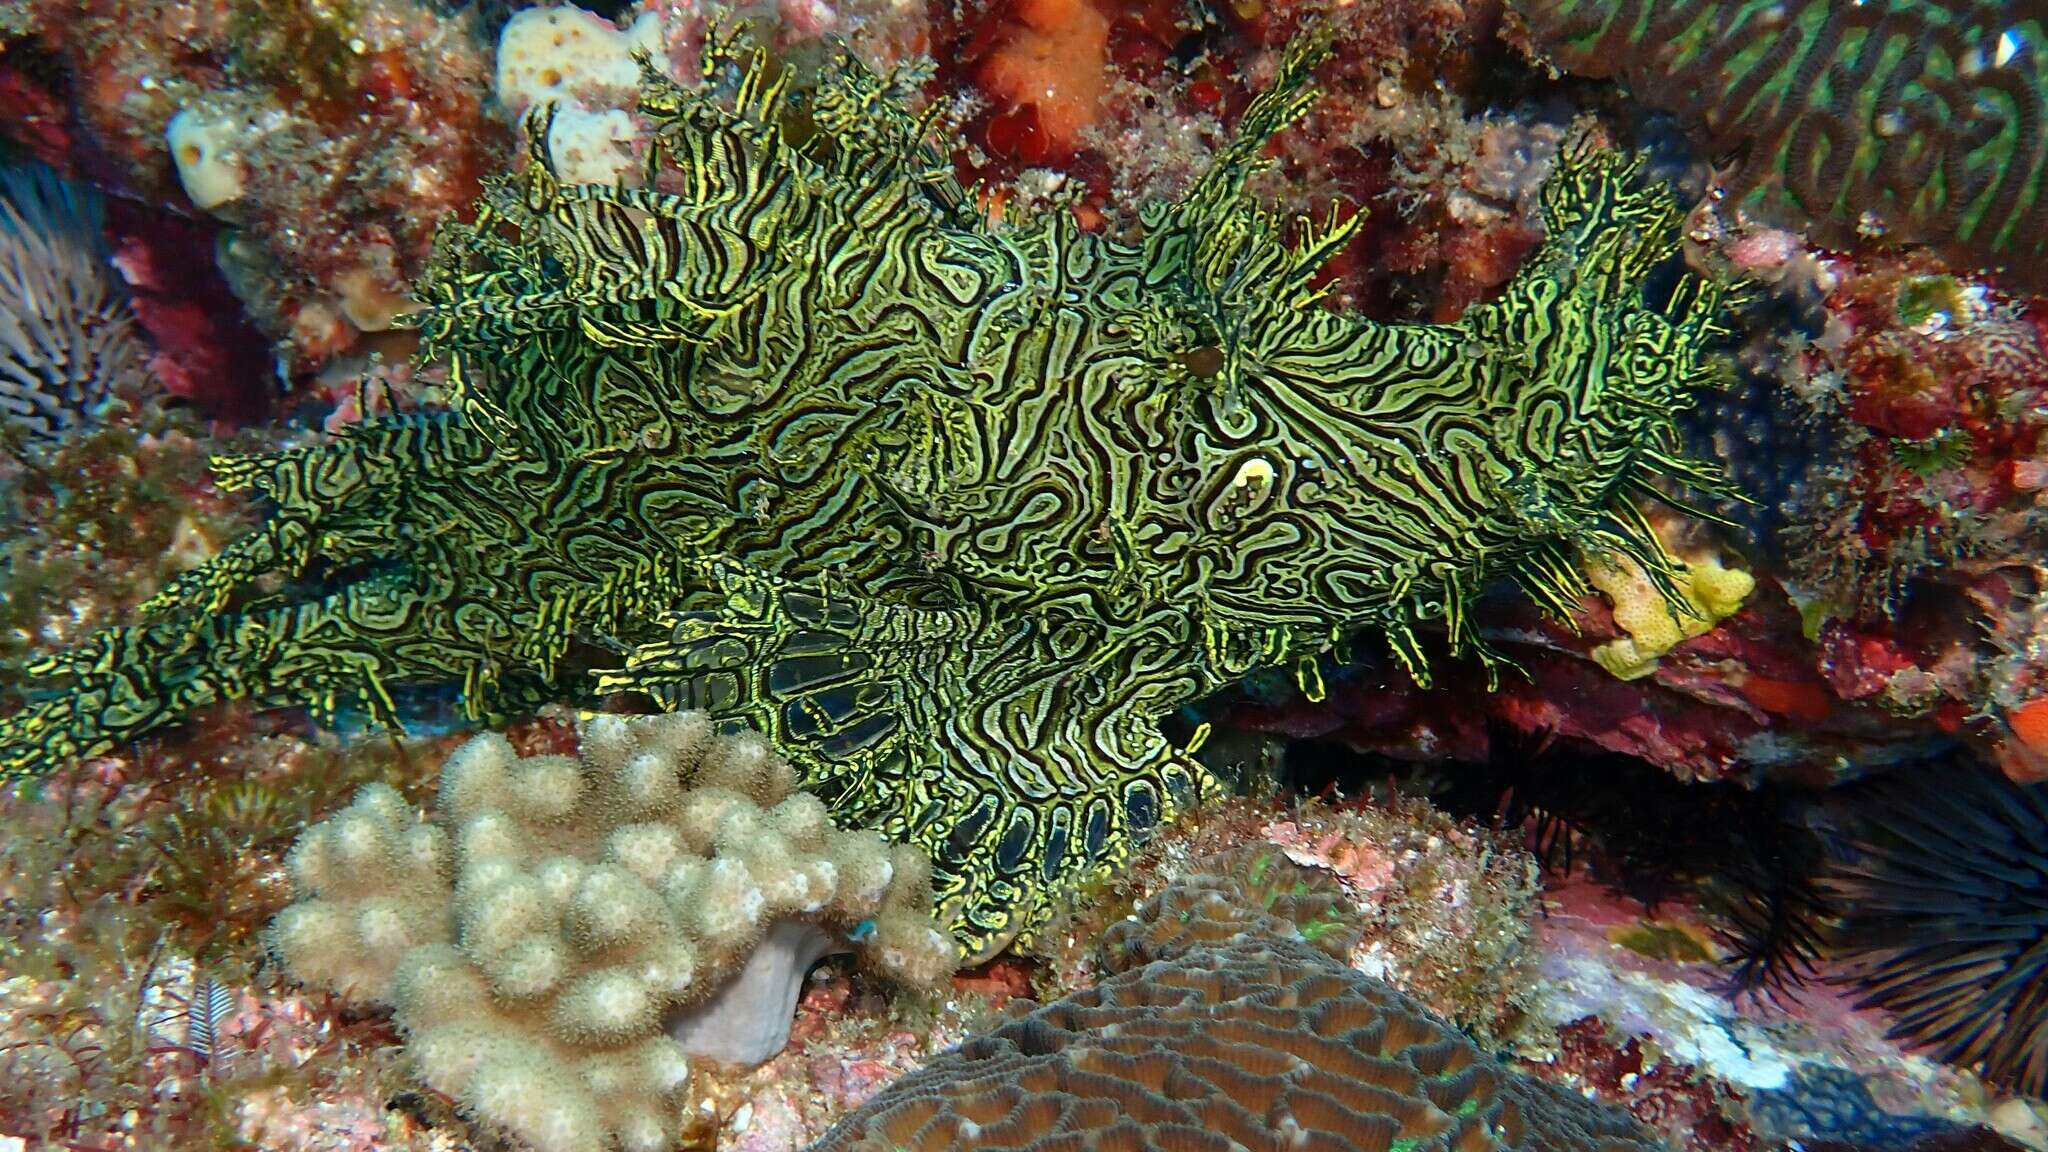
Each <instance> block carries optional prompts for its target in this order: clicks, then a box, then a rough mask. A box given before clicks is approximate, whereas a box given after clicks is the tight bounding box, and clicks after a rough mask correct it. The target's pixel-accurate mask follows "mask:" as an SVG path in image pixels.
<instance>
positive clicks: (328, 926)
mask: <svg viewBox="0 0 2048 1152" xmlns="http://www.w3.org/2000/svg"><path fill="white" fill-rule="evenodd" d="M290 864H291V870H292V875H293V880H294V883H295V885H296V887H297V888H298V889H299V891H300V892H301V893H302V894H303V895H304V896H305V897H306V898H305V899H303V900H301V902H299V903H297V904H294V905H292V906H291V907H289V908H287V909H286V910H285V911H284V912H283V913H282V914H280V915H279V916H278V918H277V921H276V923H275V924H274V925H273V926H272V928H271V942H272V945H273V947H274V949H275V950H276V952H277V953H278V954H279V956H280V957H281V958H282V959H283V960H284V963H285V965H286V967H287V968H288V969H289V970H290V971H291V972H292V973H293V974H294V975H296V976H298V977H299V978H300V979H302V980H305V981H308V982H310V983H314V984H319V985H322V986H325V987H327V988H330V989H333V990H334V991H336V992H339V993H341V994H342V995H343V996H344V997H347V998H349V999H351V1000H355V1001H359V1002H369V1003H379V1004H391V1005H394V1006H395V1007H396V1009H397V1021H398V1024H399V1027H400V1028H401V1029H403V1030H404V1032H405V1034H406V1040H407V1047H408V1049H409V1050H410V1052H411V1055H412V1056H413V1058H414V1061H415V1063H416V1064H417V1066H418V1068H419V1073H420V1076H421V1077H422V1078H423V1079H424V1080H425V1081H426V1082H427V1084H428V1085H430V1086H431V1087H433V1088H434V1089H435V1090H437V1091H440V1092H445V1093H447V1094H448V1095H450V1096H453V1097H454V1098H456V1099H457V1100H459V1101H461V1102H462V1103H463V1104H464V1105H466V1106H467V1107H468V1108H470V1109H471V1110H472V1111H473V1112H474V1113H475V1114H476V1115H477V1116H478V1117H480V1118H481V1119H482V1120H484V1121H486V1122H487V1123H489V1124H492V1125H495V1126H497V1127H499V1128H502V1129H504V1130H505V1131H507V1132H509V1133H511V1134H512V1135H513V1136H514V1137H515V1138H517V1139H519V1140H521V1141H523V1142H525V1143H527V1144H529V1145H532V1146H534V1147H537V1148H545V1149H547V1150H548V1152H582V1150H586V1149H589V1150H596V1149H600V1148H604V1147H609V1146H618V1147H624V1148H627V1149H659V1148H666V1147H668V1146H669V1141H670V1140H671V1139H672V1138H673V1136H674V1135H675V1131H676V1124H675V1119H676V1116H675V1112H676V1109H675V1096H676V1093H677V1091H678V1090H679V1089H680V1088H681V1087H682V1085H683V1083H684V1080H685V1078H686V1076H687V1073H688V1068H689V1062H688V1056H689V1054H691V1053H693V1052H702V1051H704V1050H706V1048H707V1047H708V1048H709V1050H710V1052H711V1054H712V1055H715V1056H719V1057H722V1058H733V1057H739V1058H752V1059H762V1058H765V1057H766V1056H769V1055H772V1054H773V1053H774V1052H775V1051H776V1050H778V1049H780V1048H781V1046H782V1043H783V1041H784V1040H785V1039H786V1038H787V1036H788V1029H789V1019H790V1011H791V1009H792V1008H793V1007H794V1004H795V999H796V991H797V985H798V983H799V982H800V981H801V980H802V977H803V973H804V969H805V968H807V967H808V966H809V963H810V961H811V960H813V959H815V958H816V956H817V955H818V954H819V952H820V951H821V950H822V949H821V947H820V946H819V945H820V940H821V939H822V937H823V934H824V932H827V931H829V932H830V933H831V934H832V935H833V936H835V937H838V938H845V937H847V936H849V935H852V936H858V937H860V938H861V939H862V941H863V943H862V944H861V950H862V952H863V953H864V954H865V956H866V958H867V959H868V960H869V961H870V962H872V963H873V964H874V965H875V966H876V967H878V968H879V969H881V970H882V971H883V972H885V973H887V974H889V975H890V976H892V977H894V978H896V979H898V980H901V981H905V982H907V983H911V984H918V985H930V984H934V983H936V982H938V981H939V980H941V979H942V978H943V977H944V976H945V975H946V974H948V973H950V972H951V971H952V964H953V945H952V941H951V940H950V939H948V938H947V937H946V936H945V935H944V934H943V933H941V932H940V931H939V928H938V926H937V924H935V923H934V922H933V921H932V919H931V916H930V913H929V911H928V908H929V905H930V902H931V889H930V884H929V870H928V865H927V864H926V862H925V861H924V860H923V858H922V857H921V856H919V855H918V854H917V853H916V851H915V850H912V849H907V848H895V849H891V848H890V847H888V846H887V845H885V844H884V843H883V842H882V840H881V839H880V838H879V837H877V836H875V835H874V834H872V833H861V832H842V831H840V830H838V829H836V828H834V827H833V826H832V823H831V821H830V820H829V819H828V818H827V816H826V813H825V808H824V805H823V804H821V803H820V802H819V801H817V800H816V799H815V798H813V797H811V796H809V795H806V794H804V793H801V792H797V791H795V775H794V773H793V771H792V770H791V769H790V767H789V765H788V763H787V762H786V761H784V760H783V759H782V758H781V757H779V756H777V755H775V754H774V753H773V752H772V751H770V750H769V749H768V747H767V745H766V744H765V742H763V741H762V740H761V739H760V738H759V737H758V736H754V735H752V734H746V735H739V736H727V735H719V734H717V733H716V732H715V731H714V729H713V727H712V725H711V723H710V721H708V720H707V719H705V718H704V716H702V715H701V714H696V713H678V714H672V715H668V716H661V717H648V718H644V719H632V720H627V719H622V718H620V717H617V716H599V717H596V718H594V719H592V720H590V721H589V722H588V724H587V725H586V726H585V728H584V731H583V739H582V747H581V755H580V759H579V758H572V757H567V756H535V757H529V758H526V759H519V758H518V757H516V756H515V755H514V754H513V751H512V747H511V745H510V744H508V743H507V742H506V740H505V738H504V737H502V736H496V735H486V736H479V737H477V738H475V739H474V740H471V741H470V742H469V743H467V744H465V745H463V746H462V748H460V749H459V750H457V751H456V753H455V754H454V755H453V756H452V757H450V758H449V761H448V763H447V765H446V766H445V767H444V768H443V770H442V777H441V794H440V798H439V799H438V800H437V802H436V804H435V809H434V814H433V816H432V818H427V817H426V816H425V814H423V813H419V812H416V811H414V810H412V809H411V808H409V807H408V806H407V805H406V804H405V802H404V801H403V800H402V799H401V798H400V797H399V795H398V793H397V792H396V791H395V790H393V789H391V788H390V787H388V786H382V785H378V786H372V787H370V788H366V789H364V790H363V792H362V793H361V794H360V795H359V796H357V798H356V800H355V802H354V803H353V804H351V805H350V806H349V807H348V808H347V809H345V810H344V811H342V812H341V813H340V814H338V815H336V816H334V817H332V818H331V819H328V820H326V821H324V822H322V823H320V824H317V825H315V826H314V827H313V828H311V829H309V830H308V831H307V833H306V834H305V836H304V837H303V838H302V839H301V840H300V842H299V844H298V845H297V847H296V848H295V849H294V850H293V852H292V856H291V860H290ZM757 945H758V947H757ZM735 989H737V990H739V991H740V992H741V993H743V994H744V996H743V997H742V1001H741V1002H738V1003H735V1002H733V995H734V990H735ZM763 1024H766V1025H767V1027H766V1028H765V1029H762V1028H760V1027H759V1026H760V1025H763ZM736 1031H738V1032H742V1033H745V1035H743V1036H741V1037H740V1038H741V1039H744V1040H748V1041H751V1042H756V1044H757V1046H756V1047H754V1048H753V1049H752V1050H751V1051H740V1052H735V1051H733V1050H732V1049H731V1047H730V1042H731V1040H732V1039H733V1035H732V1034H733V1033H734V1032H736ZM763 1032H765V1034H766V1035H765V1038H764V1037H763V1035H762V1033H763ZM762 1047H765V1048H766V1051H762V1050H761V1048H762Z"/></svg>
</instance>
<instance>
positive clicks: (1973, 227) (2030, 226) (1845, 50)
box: [1510, 0, 2048, 288]
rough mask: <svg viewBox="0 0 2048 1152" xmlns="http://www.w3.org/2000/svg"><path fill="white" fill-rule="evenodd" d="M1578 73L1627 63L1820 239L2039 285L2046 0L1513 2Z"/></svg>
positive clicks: (1742, 174) (1753, 187) (2047, 205)
mask: <svg viewBox="0 0 2048 1152" xmlns="http://www.w3.org/2000/svg"><path fill="white" fill-rule="evenodd" d="M1510 7H1511V8H1512V9H1513V10H1515V11H1516V12H1518V13H1519V14H1520V15H1521V17H1522V18H1523V19H1524V20H1525V21H1526V23H1527V25H1528V29H1529V31H1530V33H1531V34H1532V37H1533V39H1534V41H1535V43H1536V45H1537V46H1538V47H1539V48H1540V50H1541V51H1542V53H1543V54H1545V55H1547V56H1548V57H1549V58H1550V60H1551V61H1553V62H1554V63H1556V64H1557V65H1558V66H1559V67H1561V68H1564V69H1565V70H1567V71H1571V72H1577V73H1581V74H1583V75H1588V76H1597V77H1605V76H1620V77H1622V78H1624V79H1626V80H1627V81H1628V83H1629V85H1630V87H1631V89H1632V90H1633V91H1634V92H1635V94H1636V95H1637V96H1638V97H1639V98H1641V99H1644V100H1647V101H1649V102H1651V103H1653V104H1655V105H1657V106H1659V107H1662V108H1665V109H1669V110H1672V111H1677V112H1683V113H1687V114H1690V115H1692V116H1694V117H1696V122H1697V124H1698V125H1699V126H1700V127H1701V128H1702V129H1703V132H1704V136H1705V141H1706V143H1707V145H1708V146H1709V147H1710V148H1711V149H1712V150H1713V151H1714V152H1716V153H1720V154H1731V153H1740V154H1741V157H1742V159H1741V163H1740V164H1739V165H1738V166H1737V167H1736V168H1735V170H1734V172H1733V175H1732V188H1731V191H1732V193H1733V194H1734V195H1735V196H1736V197H1738V198H1740V199H1745V200H1748V201H1750V202H1752V203H1754V204H1756V205H1758V206H1760V207H1763V208H1764V209H1766V210H1767V211H1769V212H1772V213H1774V214H1777V215H1780V216H1783V217H1789V218H1791V219H1792V220H1793V221H1794V222H1798V221H1807V222H1811V223H1812V224H1813V225H1815V226H1816V228H1817V229H1818V232H1819V235H1820V238H1821V239H1823V240H1827V241H1829V242H1832V243H1843V244H1846V243H1848V242H1849V241H1851V240H1853V239H1854V238H1855V237H1856V236H1857V235H1858V234H1867V233H1869V232H1872V231H1882V232H1884V233H1885V234H1887V235H1890V236H1895V237H1898V238H1901V239H1905V240H1910V241H1923V242H1926V243H1930V244H1933V245H1935V246H1937V247H1939V248H1941V249H1942V250H1944V251H1945V252H1946V253H1947V254H1949V255H1951V256H1953V257H1955V258H1957V259H1959V260H1961V261H1964V262H1969V263H1976V264H1979V265H1982V266H1985V267H1996V266H2004V267H2006V268H2008V269H2009V270H2010V271H2011V274H2012V275H2013V277H2014V278H2015V281H2016V282H2019V283H2024V284H2027V285H2029V286H2031V287H2034V288H2040V287H2042V286H2043V284H2044V280H2043V273H2042V269H2043V268H2044V267H2048V265H2044V264H2043V261H2042V259H2041V258H2042V257H2043V256H2044V255H2048V200H2044V198H2043V197H2042V195H2041V193H2042V181H2043V179H2044V177H2048V135H2044V131H2048V126H2044V119H2043V117H2044V114H2048V4H2044V3H2043V2H2042V0H1870V2H1867V3H1866V2H1864V0H1856V2H1854V3H1847V2H1838V0H1510Z"/></svg>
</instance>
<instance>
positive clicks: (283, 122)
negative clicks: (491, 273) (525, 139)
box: [0, 0, 509, 364]
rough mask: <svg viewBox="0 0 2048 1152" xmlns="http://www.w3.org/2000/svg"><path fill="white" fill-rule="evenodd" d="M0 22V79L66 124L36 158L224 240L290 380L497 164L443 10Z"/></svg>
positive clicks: (298, 6) (105, 3) (25, 15)
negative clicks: (1, 34) (7, 45)
mask: <svg viewBox="0 0 2048 1152" xmlns="http://www.w3.org/2000/svg"><path fill="white" fill-rule="evenodd" d="M14 7H15V11H16V13H17V14H18V15H19V16H20V17H21V25H22V26H21V27H20V28H19V29H18V30H17V31H16V33H15V35H14V36H12V37H8V40H9V41H10V42H11V50H10V53H9V58H8V60H7V62H6V63H5V64H4V65H0V76H4V77H5V78H6V79H7V80H10V81H12V82H14V83H16V84H19V85H21V86H22V87H23V88H25V89H27V94H29V95H33V96H36V97H38V98H39V99H40V100H46V101H48V102H49V103H51V104H53V105H55V106H57V107H59V108H62V109H63V111H62V112H61V113H59V114H58V115H56V116H53V117H52V118H51V121H50V122H46V123H45V124H44V127H45V128H46V130H47V131H46V133H45V135H44V136H43V137H42V138H41V140H39V141H36V142H37V143H40V144H42V148H41V149H40V151H41V152H42V153H43V154H44V158H45V159H46V160H51V161H53V162H59V163H62V164H63V165H64V166H66V167H73V166H76V167H80V168H83V169H85V170H86V171H87V172H88V173H89V174H91V175H92V176H94V177H95V178H97V179H100V180H101V181H102V182H104V183H106V184H107V185H108V186H110V187H114V188H117V189H120V190H122V191H125V192H127V193H129V194H131V195H134V196H138V197H140V198H142V199H144V200H146V201H148V202H150V203H153V204H157V205H161V206H165V207H177V208H184V210H186V211H190V210H191V209H192V208H196V209H199V210H202V211H204V212H206V213H208V214H209V215H211V216H214V217H216V218H218V219H220V220H222V221H225V222H227V223H228V224H230V225H232V226H233V228H234V229H235V231H234V233H233V240H234V244H235V246H236V248H237V251H236V253H235V255H234V257H233V259H232V263H233V269H234V274H233V275H232V276H231V280H233V281H234V282H235V283H236V285H237V287H238V289H239V290H240V292H241V294H242V296H243V300H244V302H245V303H246V304H247V305H248V307H249V310H250V312H251V314H252V315H253V316H255V317H256V318H257V319H258V321H259V322H260V323H261V324H262V326H263V327H264V328H265V330H266V331H267V332H268V334H269V335H270V336H271V337H273V338H275V339H281V340H283V341H284V342H285V346H286V351H287V352H289V353H291V359H292V360H293V361H295V362H298V363H303V364H318V363H320V362H324V361H325V360H326V359H328V358H329V357H331V356H333V355H334V354H336V353H337V352H339V351H342V350H343V349H345V348H347V347H349V346H350V345H352V344H353V343H354V342H355V341H356V339H357V338H358V336H359V334H360V333H363V332H375V331H379V330H382V329H384V328H387V327H389V325H390V323H391V321H392V319H393V317H394V315H395V314H396V313H397V312H399V311H401V310H403V308H404V307H405V306H406V299H405V292H406V288H407V284H408V282H409V281H410V280H411V279H412V278H413V277H414V276H416V275H417V274H419V272H420V271H421V270H422V269H423V268H424V266H425V264H426V261H427V259H428V257H429V255H430V252H431V247H432V235H433V229H434V226H435V224H436V223H437V222H438V221H439V220H440V219H441V218H443V217H444V216H448V215H452V214H454V213H456V212H457V211H458V210H460V209H461V208H462V207H463V206H464V205H466V204H467V203H468V202H469V201H470V200H471V199H472V198H473V197H474V196H475V195H476V191H477V186H478V181H479V179H480V178H481V176H482V175H483V173H485V172H486V171H488V170H490V169H492V168H494V167H496V166H498V165H499V164H501V163H502V162H503V161H504V159H505V154H506V150H507V149H506V146H507V144H508V143H509V135H508V134H506V133H504V132H502V131H496V130H494V128H495V125H494V123H493V121H491V120H490V119H488V118H487V117H485V116H484V115H483V100H484V96H485V93H486V92H487V90H488V84H487V79H488V75H489V66H488V60H487V58H486V55H485V51H484V49H485V47H486V45H485V44H484V43H483V42H482V37H481V36H480V35H479V33H478V30H477V29H476V27H475V26H474V25H473V24H472V22H471V20H472V17H470V16H468V15H465V14H464V12H462V11H458V10H450V9H448V8H447V7H446V6H445V5H441V4H437V3H430V2H427V0H345V2H337V3H325V2H318V0H292V2H290V3H269V2H265V0H231V2H227V3H220V4H193V3H187V2H185V0H23V2H22V3H19V4H17V5H15V6H14ZM10 127H11V130H12V131H13V132H17V133H18V132H21V131H22V130H23V129H24V128H25V127H27V126H26V125H19V126H10ZM51 153H54V155H51ZM186 205H190V206H191V207H190V208H186V207H185V206H186Z"/></svg>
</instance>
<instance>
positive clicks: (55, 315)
mask: <svg viewBox="0 0 2048 1152" xmlns="http://www.w3.org/2000/svg"><path fill="white" fill-rule="evenodd" d="M100 229H101V207H100V200H99V197H98V195H97V194H96V193H94V192H93V191H92V190H91V189H87V188H80V187H77V186H75V185H71V184H66V183H64V182H63V181H61V180H59V179H58V178H57V177H56V175H55V174H54V173H52V172H51V171H49V170H48V169H46V168H43V167H41V166H25V167H10V168H0V427H4V428H6V429H7V430H9V431H17V430H18V431H19V432H21V433H22V434H24V435H26V436H27V437H28V438H30V439H34V440H52V439H55V438H56V437H57V436H58V435H59V434H60V433H62V432H64V431H66V430H69V429H71V428H74V427H78V426H80V425H85V424H90V423H92V422H94V421H95V420H97V419H98V418H100V417H101V416H103V415H105V409H106V407H107V405H108V404H109V403H110V402H112V401H114V399H115V398H116V397H119V398H120V399H121V400H123V401H125V402H127V403H133V402H134V401H135V399H136V397H137V396H138V395H139V394H140V393H141V392H143V391H144V389H145V387H146V376H145V372H146V368H147V364H148V359H149V349H148V347H147V345H145V344H144V343H143V342H142V340H141V338H140V337H139V335H138V334H137V331H136V325H135V313H134V310H133V309H132V308H131V307H130V306H129V303H128V299H127V297H126V295H125V294H123V293H122V291H121V290H120V288H119V287H117V286H116V285H115V284H114V283H113V280H112V270H111V268H110V267H109V266H108V253H107V251H106V246H105V245H106V241H105V239H104V237H103V236H102V234H101V230H100Z"/></svg>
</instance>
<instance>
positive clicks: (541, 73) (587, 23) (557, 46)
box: [498, 5, 661, 116]
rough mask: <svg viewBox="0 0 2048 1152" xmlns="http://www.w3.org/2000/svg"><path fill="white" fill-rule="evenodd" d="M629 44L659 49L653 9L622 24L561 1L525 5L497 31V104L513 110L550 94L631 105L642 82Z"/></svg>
mask: <svg viewBox="0 0 2048 1152" xmlns="http://www.w3.org/2000/svg"><path fill="white" fill-rule="evenodd" d="M635 50H639V51H644V52H648V53H654V54H659V53H660V51H661V20H660V18H659V17H658V16H656V15H655V14H654V13H652V12H642V13H641V14H640V16H639V18H638V19H636V20H634V21H633V23H632V25H631V26H630V27H627V28H624V29H621V28H619V27H617V26H616V25H614V24H612V22H611V21H609V20H606V19H605V18H603V17H602V16H598V15H596V14H594V13H590V12H586V11H584V10H583V9H581V8H574V7H570V6H567V5H564V6H562V7H558V8H528V9H525V10H524V11H521V12H519V13H516V14H515V15H514V16H513V17H512V19H510V20H508V21H506V23H505V30H504V31H503V32H502V33H500V34H499V36H498V103H500V104H502V105H504V107H505V110H506V111H507V112H509V113H511V114H512V115H513V116H519V115H522V114H524V113H525V111H526V110H527V108H529V107H531V106H533V105H534V104H538V103H542V102H545V101H549V100H553V101H555V102H556V103H559V104H564V105H566V104H568V103H570V102H571V101H575V102H577V103H580V104H582V105H584V106H585V107H588V108H630V107H631V106H632V102H633V99H634V96H635V94H636V93H637V92H638V91H639V87H640V67H639V65H637V64H635V63H634V62H633V53H634V51H635Z"/></svg>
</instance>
